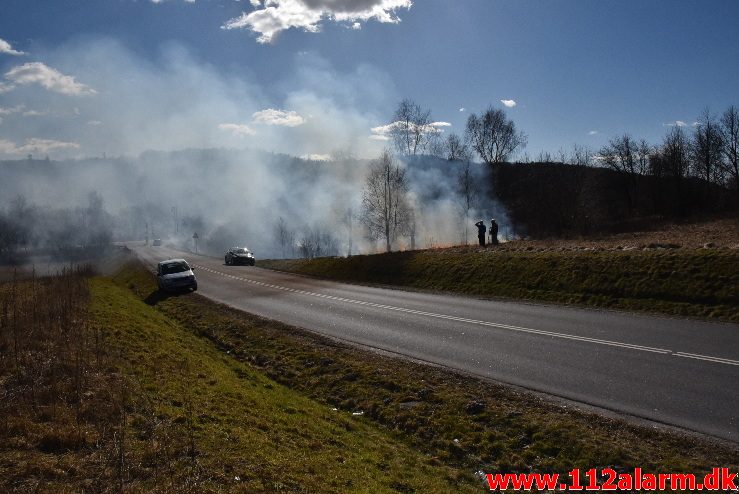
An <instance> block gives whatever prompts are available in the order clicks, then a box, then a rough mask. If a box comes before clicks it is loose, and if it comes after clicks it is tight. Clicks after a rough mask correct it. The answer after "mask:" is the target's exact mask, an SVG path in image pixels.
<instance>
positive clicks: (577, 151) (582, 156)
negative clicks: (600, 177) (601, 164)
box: [570, 144, 593, 166]
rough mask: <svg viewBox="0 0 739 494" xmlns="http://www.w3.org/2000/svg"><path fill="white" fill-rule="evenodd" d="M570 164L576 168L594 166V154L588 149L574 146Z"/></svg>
mask: <svg viewBox="0 0 739 494" xmlns="http://www.w3.org/2000/svg"><path fill="white" fill-rule="evenodd" d="M570 164H572V165H575V166H592V165H593V152H592V151H591V150H590V148H588V147H585V146H580V145H577V144H575V145H574V146H572V152H571V154H570Z"/></svg>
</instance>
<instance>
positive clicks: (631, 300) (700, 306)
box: [258, 247, 739, 322]
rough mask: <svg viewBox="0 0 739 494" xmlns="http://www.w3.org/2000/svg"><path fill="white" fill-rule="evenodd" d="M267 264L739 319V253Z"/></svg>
mask: <svg viewBox="0 0 739 494" xmlns="http://www.w3.org/2000/svg"><path fill="white" fill-rule="evenodd" d="M258 265H259V266H262V267H266V268H270V269H277V270H283V271H290V272H295V273H300V274H305V275H310V276H318V277H323V278H329V279H334V280H341V281H348V282H358V283H376V284H381V285H393V286H401V287H410V288H416V289H427V290H439V291H447V292H457V293H464V294H468V295H475V296H482V297H504V298H513V299H525V300H533V301H541V302H555V303H566V304H578V305H585V306H593V307H606V308H612V309H624V310H633V311H647V312H657V313H662V314H669V315H675V316H694V317H703V318H712V319H720V320H725V321H731V322H739V289H738V288H737V287H739V250H737V249H664V250H662V249H660V250H633V251H622V250H600V251H599V250H589V251H582V250H561V251H558V250H542V251H533V249H532V251H526V250H514V249H510V248H507V249H506V248H488V249H479V248H472V247H470V248H463V247H459V248H451V249H434V250H424V251H413V252H393V253H389V254H377V255H362V256H354V257H350V258H318V259H312V260H303V259H295V260H266V261H261V262H259V263H258Z"/></svg>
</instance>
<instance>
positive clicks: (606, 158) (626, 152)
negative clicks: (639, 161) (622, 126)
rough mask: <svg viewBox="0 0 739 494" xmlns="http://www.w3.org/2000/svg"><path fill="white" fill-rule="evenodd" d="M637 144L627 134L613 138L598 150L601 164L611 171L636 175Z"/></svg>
mask: <svg viewBox="0 0 739 494" xmlns="http://www.w3.org/2000/svg"><path fill="white" fill-rule="evenodd" d="M636 147H637V144H636V142H635V141H634V139H632V137H631V136H630V135H629V134H624V135H622V136H619V137H614V138H613V139H611V140H610V141H609V142H608V145H606V146H604V147H603V148H601V150H600V153H599V154H600V158H601V159H602V160H603V163H604V164H605V165H606V166H607V167H608V168H611V169H612V170H615V171H617V172H623V173H626V174H628V175H636V173H637V168H636Z"/></svg>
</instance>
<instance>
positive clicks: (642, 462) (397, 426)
mask: <svg viewBox="0 0 739 494" xmlns="http://www.w3.org/2000/svg"><path fill="white" fill-rule="evenodd" d="M0 309H2V312H1V313H0V350H1V351H0V393H2V397H3V399H2V401H1V402H0V403H1V407H0V490H2V491H3V492H28V491H34V492H55V493H56V492H80V491H85V492H245V491H247V492H373V493H374V492H478V491H480V490H481V489H484V484H483V478H482V473H483V472H494V471H514V472H528V471H539V472H561V473H562V472H566V471H568V470H570V469H571V468H573V467H582V468H592V467H596V468H598V467H606V466H611V467H614V468H616V469H617V470H627V469H630V468H633V467H636V466H639V467H643V468H645V469H651V470H654V471H673V470H675V471H691V472H696V473H700V472H704V471H708V470H709V469H710V468H712V467H715V466H728V467H731V468H733V469H734V470H736V469H737V468H739V449H737V448H736V447H732V446H730V445H727V444H725V443H722V442H717V441H712V440H709V439H704V438H700V437H698V436H695V435H687V434H680V433H675V432H668V431H663V430H658V429H654V428H652V427H646V426H643V427H642V426H636V425H630V424H628V423H626V422H624V421H622V420H616V419H610V418H604V417H601V416H598V415H595V414H593V413H589V412H585V411H581V410H578V409H576V407H573V406H572V405H564V404H562V403H557V402H553V401H549V400H547V399H543V398H540V397H538V396H536V395H533V394H530V393H526V392H520V391H517V390H514V389H511V388H509V387H505V386H500V385H495V384H492V383H488V382H484V381H480V380H477V379H473V378H470V377H466V376H462V375H459V374H455V373H452V372H449V371H447V370H444V369H440V368H436V367H431V366H427V365H421V364H417V363H413V362H409V361H405V360H399V359H394V358H389V357H386V356H382V355H379V354H376V353H373V352H368V351H364V350H360V349H356V348H353V347H350V346H346V345H343V344H338V343H336V342H334V341H332V340H330V339H327V338H324V337H320V336H317V335H315V334H312V333H309V332H307V331H303V330H300V329H297V328H293V327H289V326H286V325H283V324H280V323H276V322H273V321H269V320H265V319H262V318H259V317H256V316H252V315H249V314H246V313H243V312H239V311H236V310H233V309H230V308H228V307H226V306H223V305H221V304H218V303H215V302H212V301H209V300H207V299H205V298H203V297H201V296H199V295H197V294H189V295H183V296H165V295H161V294H159V293H158V292H157V290H156V283H155V280H154V278H153V276H152V275H151V273H150V272H149V271H148V270H146V269H145V268H144V267H143V266H142V265H141V264H140V263H138V262H135V261H132V262H129V263H128V264H126V265H124V266H123V267H122V268H120V269H118V270H117V272H116V274H115V275H114V276H113V277H102V276H93V274H92V273H91V272H90V271H89V270H78V271H75V272H68V273H65V274H63V275H60V276H56V277H52V278H44V279H40V280H39V279H31V280H27V281H22V282H21V281H15V282H11V283H6V284H3V285H0Z"/></svg>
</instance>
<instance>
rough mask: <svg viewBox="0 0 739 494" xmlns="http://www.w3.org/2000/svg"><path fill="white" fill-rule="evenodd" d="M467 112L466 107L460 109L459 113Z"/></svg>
mask: <svg viewBox="0 0 739 494" xmlns="http://www.w3.org/2000/svg"><path fill="white" fill-rule="evenodd" d="M466 110H467V108H465V107H464V106H463V107H462V108H460V109H459V111H461V112H463V111H466Z"/></svg>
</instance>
